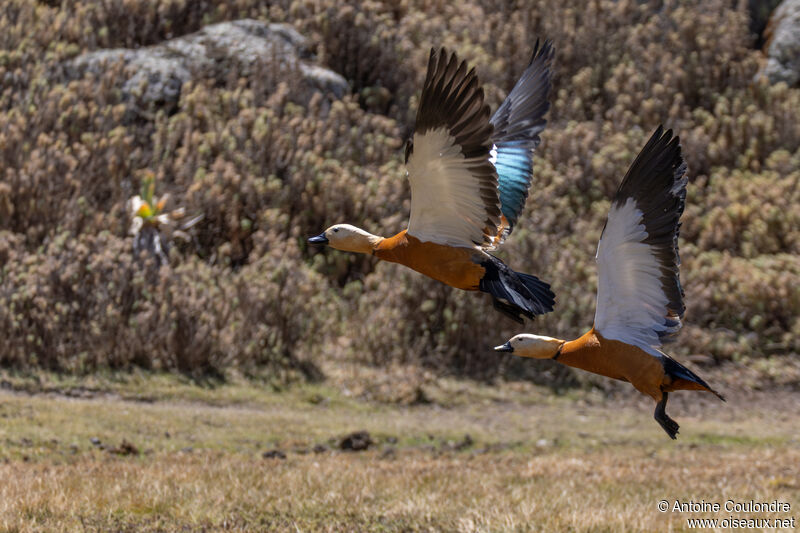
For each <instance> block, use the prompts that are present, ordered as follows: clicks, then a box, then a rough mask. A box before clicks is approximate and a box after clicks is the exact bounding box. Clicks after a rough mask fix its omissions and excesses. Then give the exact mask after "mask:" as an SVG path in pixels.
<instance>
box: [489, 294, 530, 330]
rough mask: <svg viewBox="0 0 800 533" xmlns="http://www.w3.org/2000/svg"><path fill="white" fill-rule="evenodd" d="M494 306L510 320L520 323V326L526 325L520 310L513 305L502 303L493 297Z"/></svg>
mask: <svg viewBox="0 0 800 533" xmlns="http://www.w3.org/2000/svg"><path fill="white" fill-rule="evenodd" d="M492 304H494V308H495V309H497V310H498V311H500V312H501V313H503V314H504V315H506V316H507V317H508V318H510V319H511V320H513V321H514V322H519V323H520V324H524V323H525V321H524V320H522V316H521V315H520V312H519V310H518V309H517V308H516V307H514V306H513V305H509V304H507V303H505V302H501V301H500V300H498V299H497V298H494V297H492Z"/></svg>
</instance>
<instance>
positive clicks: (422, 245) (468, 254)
mask: <svg viewBox="0 0 800 533" xmlns="http://www.w3.org/2000/svg"><path fill="white" fill-rule="evenodd" d="M373 253H374V255H375V256H376V257H378V258H379V259H382V260H384V261H390V262H392V263H400V264H401V265H405V266H407V267H408V268H411V269H413V270H416V271H417V272H420V273H421V274H425V275H426V276H428V277H430V278H433V279H435V280H438V281H441V282H442V283H446V284H447V285H450V286H451V287H456V288H457V289H464V290H467V291H476V290H478V285H479V283H480V281H481V278H483V275H484V273H485V272H486V271H485V270H484V268H483V267H482V266H480V265H479V264H478V263H476V261H475V259H476V258H478V255H479V252H478V251H477V250H475V249H473V248H461V247H455V246H445V245H442V244H436V243H433V242H423V241H420V240H419V239H417V238H416V237H414V236H412V235H409V234H408V233H406V230H403V231H401V232H400V233H398V234H397V235H395V236H394V237H389V238H386V239H383V240H382V241H381V242H380V243H379V244H378V245H377V246H376V247H375V251H374V252H373Z"/></svg>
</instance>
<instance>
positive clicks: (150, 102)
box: [66, 19, 349, 112]
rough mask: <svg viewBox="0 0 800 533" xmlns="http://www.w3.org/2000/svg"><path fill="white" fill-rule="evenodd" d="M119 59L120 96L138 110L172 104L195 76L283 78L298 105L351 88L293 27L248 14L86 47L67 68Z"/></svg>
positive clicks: (75, 70)
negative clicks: (143, 43) (316, 59)
mask: <svg viewBox="0 0 800 533" xmlns="http://www.w3.org/2000/svg"><path fill="white" fill-rule="evenodd" d="M117 63H123V64H124V65H125V74H126V76H125V79H123V80H122V81H121V90H122V94H123V97H124V98H125V100H126V101H127V102H128V103H129V104H130V105H131V106H132V107H133V108H134V109H135V110H136V111H147V112H151V111H154V110H156V109H159V108H161V109H167V110H168V111H171V110H173V109H175V108H176V107H177V105H178V101H179V99H180V94H181V87H182V86H183V84H184V83H186V82H187V81H189V80H193V79H216V80H219V81H220V82H225V81H226V80H229V79H231V77H232V76H234V77H235V78H238V77H242V76H244V77H259V78H264V79H260V80H259V81H260V82H261V83H262V85H263V86H264V87H266V88H269V87H270V86H274V85H276V84H277V83H278V82H280V81H284V80H285V81H287V82H289V83H290V84H291V85H292V95H293V98H294V99H295V100H297V101H298V103H301V104H302V103H306V102H307V101H308V100H309V99H310V98H311V96H313V94H314V93H317V92H321V93H323V94H324V95H325V96H327V97H328V98H329V99H332V98H341V97H342V96H343V95H344V94H345V93H346V92H348V91H349V86H348V84H347V80H345V79H344V77H342V76H341V75H339V74H337V73H336V72H333V71H332V70H329V69H327V68H324V67H322V66H319V65H316V64H314V63H313V62H312V59H311V55H310V54H309V52H308V47H307V41H306V39H305V37H303V36H302V35H301V34H300V33H298V32H297V30H295V29H294V28H292V27H291V26H288V25H286V24H268V23H264V22H259V21H256V20H252V19H243V20H237V21H233V22H223V23H220V24H214V25H212V26H207V27H205V28H203V29H202V30H200V31H198V32H196V33H192V34H189V35H185V36H182V37H178V38H175V39H171V40H169V41H165V42H163V43H160V44H158V45H155V46H149V47H146V48H139V49H112V50H97V51H94V52H88V53H86V54H83V55H80V56H78V57H77V58H75V59H73V60H72V61H71V62H70V63H69V64H68V65H66V72H67V75H68V77H73V78H74V77H79V76H82V75H83V74H84V73H85V72H87V71H89V72H93V73H95V74H100V73H101V72H103V71H104V70H106V69H108V68H109V67H110V66H111V65H114V64H117ZM235 78H234V79H235Z"/></svg>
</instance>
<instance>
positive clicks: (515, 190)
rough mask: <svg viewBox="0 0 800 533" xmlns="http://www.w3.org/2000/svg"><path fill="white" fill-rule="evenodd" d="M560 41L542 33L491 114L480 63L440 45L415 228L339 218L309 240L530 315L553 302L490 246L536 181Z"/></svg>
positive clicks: (414, 171) (516, 314) (418, 134)
mask: <svg viewBox="0 0 800 533" xmlns="http://www.w3.org/2000/svg"><path fill="white" fill-rule="evenodd" d="M552 57H553V48H552V46H551V45H550V43H548V42H546V43H544V45H543V46H541V47H540V46H539V44H538V42H537V45H536V48H535V49H534V53H533V56H532V59H531V61H530V64H529V65H528V67H527V68H526V69H525V72H524V73H523V74H522V76H521V77H520V79H519V81H518V82H517V83H516V85H515V86H514V88H513V89H512V90H511V92H510V93H509V95H508V97H507V98H506V99H505V101H504V102H503V103H502V104H501V105H500V107H499V108H498V109H497V111H496V112H495V114H494V115H492V116H491V117H490V113H489V106H488V105H487V104H485V103H484V95H483V89H482V88H481V86H480V83H479V82H478V77H477V75H476V73H475V69H474V68H473V69H470V70H469V71H468V70H467V65H466V62H459V61H458V59H457V58H456V55H455V54H451V55H449V56H448V54H447V52H446V51H445V50H444V49H441V50H439V51H438V52H437V51H435V50H432V51H431V55H430V59H429V61H428V72H427V75H426V78H425V84H424V86H423V89H422V95H421V96H420V100H419V107H418V108H417V118H416V125H415V131H414V137H413V140H411V141H409V142H408V143H407V144H406V154H405V157H406V165H407V170H408V180H409V183H410V184H411V216H410V219H409V222H408V228H407V229H405V230H403V231H401V232H400V233H398V234H397V235H394V236H392V237H388V238H384V237H379V236H377V235H372V234H371V233H368V232H367V231H364V230H363V229H360V228H357V227H354V226H351V225H349V224H336V225H334V226H331V227H329V228H328V229H326V230H325V232H324V233H322V234H321V235H318V236H316V237H312V238H310V239H309V242H310V243H315V244H328V245H330V246H331V247H333V248H336V249H338V250H344V251H348V252H359V253H364V254H372V255H374V256H375V257H377V258H379V259H383V260H384V261H390V262H393V263H400V264H402V265H405V266H407V267H409V268H412V269H413V270H416V271H417V272H421V273H422V274H425V275H426V276H429V277H431V278H433V279H436V280H438V281H441V282H443V283H446V284H447V285H450V286H452V287H456V288H458V289H463V290H468V291H478V290H479V291H483V292H487V293H489V294H491V295H492V297H493V302H494V305H495V308H497V309H498V310H500V311H501V312H503V313H504V314H506V315H507V316H509V317H511V318H513V319H514V320H516V321H518V322H520V323H522V322H523V319H522V316H526V317H528V318H533V317H534V316H535V315H540V314H543V313H547V312H549V311H552V310H553V305H554V303H555V302H554V299H553V293H552V292H551V291H550V286H549V285H548V284H547V283H545V282H543V281H541V280H539V279H538V278H536V277H535V276H531V275H529V274H522V273H519V272H515V271H513V270H511V269H510V268H509V267H508V266H506V265H505V264H504V263H503V262H502V261H500V260H499V259H498V258H496V257H494V256H493V255H491V254H490V253H489V252H490V251H491V250H493V249H494V248H495V247H496V246H497V245H498V244H500V243H501V242H502V241H503V240H504V239H505V237H506V236H508V234H509V233H511V230H512V229H513V228H514V225H515V224H516V222H517V220H518V218H519V216H520V213H521V212H522V208H523V206H524V205H525V200H526V198H527V196H528V189H529V188H530V185H531V179H532V175H533V171H532V166H533V152H534V150H535V148H536V147H537V146H538V144H539V141H540V139H539V133H540V132H541V131H542V130H543V129H544V127H545V124H546V121H545V119H544V114H545V113H546V112H547V109H548V108H549V103H548V101H547V96H548V93H549V90H550V78H551V74H550V65H551V62H552Z"/></svg>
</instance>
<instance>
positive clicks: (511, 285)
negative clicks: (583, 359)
mask: <svg viewBox="0 0 800 533" xmlns="http://www.w3.org/2000/svg"><path fill="white" fill-rule="evenodd" d="M480 265H481V266H482V267H483V268H485V269H486V274H484V276H483V279H481V282H480V286H479V288H480V290H482V291H483V292H488V293H489V294H491V295H492V299H493V300H494V307H495V309H497V310H498V311H500V312H501V313H503V314H504V315H506V316H508V317H509V318H511V319H512V320H515V321H517V322H519V323H520V324H523V323H524V320H523V319H522V317H523V316H526V317H528V318H530V319H531V320H532V319H533V318H534V317H535V316H536V315H543V314H545V313H549V312H550V311H552V310H553V306H554V305H555V303H556V302H555V294H553V291H551V290H550V285H548V284H547V283H545V282H544V281H542V280H540V279H539V278H537V277H536V276H531V275H530V274H523V273H521V272H514V271H513V270H511V269H510V268H508V266H507V265H506V264H505V263H503V262H502V261H500V260H499V259H498V258H496V257H494V256H493V255H488V254H487V259H486V260H485V261H483V262H482V263H481V264H480Z"/></svg>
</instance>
